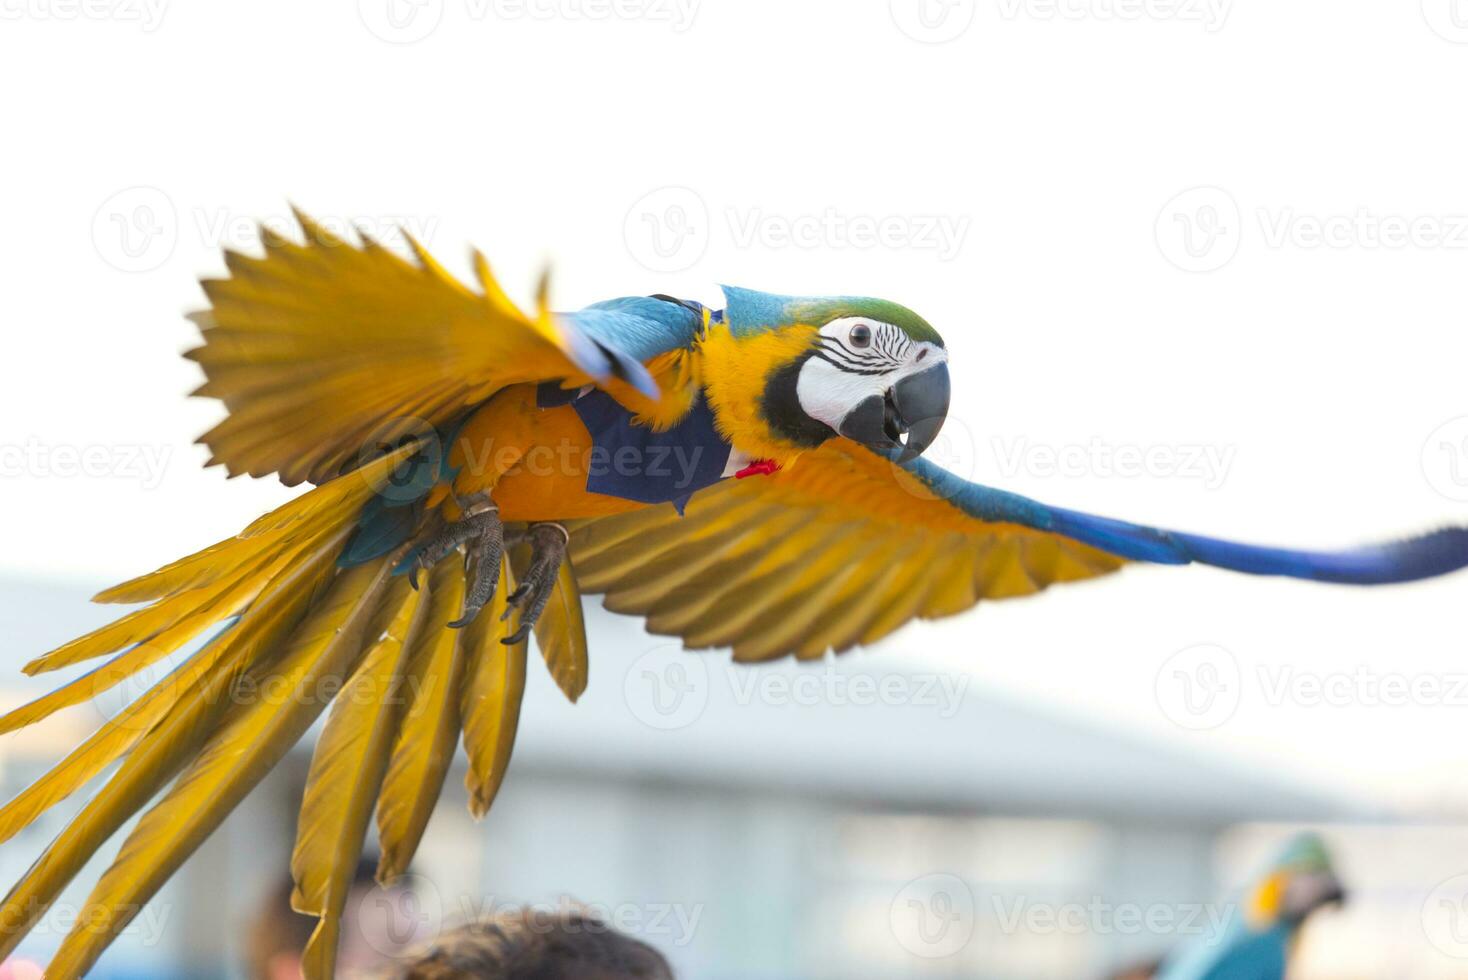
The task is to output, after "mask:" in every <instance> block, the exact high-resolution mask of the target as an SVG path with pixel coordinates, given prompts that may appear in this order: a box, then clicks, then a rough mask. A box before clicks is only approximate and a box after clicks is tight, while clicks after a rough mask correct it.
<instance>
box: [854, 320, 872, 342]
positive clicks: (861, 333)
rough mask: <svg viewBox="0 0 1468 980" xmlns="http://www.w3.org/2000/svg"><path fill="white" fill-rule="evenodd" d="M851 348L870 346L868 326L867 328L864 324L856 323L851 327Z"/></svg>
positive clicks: (870, 332) (870, 330)
mask: <svg viewBox="0 0 1468 980" xmlns="http://www.w3.org/2000/svg"><path fill="white" fill-rule="evenodd" d="M851 346H852V347H870V346H872V328H871V327H869V326H867V325H866V324H865V323H858V324H857V325H856V326H854V327H852V328H851Z"/></svg>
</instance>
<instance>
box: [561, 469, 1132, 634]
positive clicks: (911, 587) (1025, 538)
mask: <svg viewBox="0 0 1468 980" xmlns="http://www.w3.org/2000/svg"><path fill="white" fill-rule="evenodd" d="M571 549H572V558H573V564H574V566H575V568H576V571H577V575H578V577H579V580H580V583H581V587H582V589H583V590H585V591H586V592H600V593H604V596H605V598H604V601H605V604H606V606H607V608H609V609H612V610H614V611H616V612H624V613H631V614H636V615H642V616H646V617H647V624H648V629H650V630H652V631H653V632H655V633H665V634H673V635H677V636H681V637H682V638H683V639H684V641H685V643H686V644H687V645H688V646H689V647H694V648H696V647H707V646H725V645H729V646H732V647H733V648H734V655H735V658H736V659H739V660H764V659H769V658H771V657H777V656H782V655H784V654H789V653H794V654H797V655H798V656H801V657H807V658H808V657H819V656H821V655H822V654H824V653H825V652H826V651H827V650H836V651H842V650H847V649H850V648H851V647H853V646H856V645H858V644H862V643H871V642H874V641H875V640H878V639H880V638H881V637H883V636H885V635H886V634H888V633H890V632H891V631H892V630H894V629H896V628H897V627H898V626H900V625H901V624H902V623H904V622H907V621H908V620H910V619H915V618H935V617H939V616H947V615H953V614H954V613H957V612H959V611H961V610H963V609H966V608H968V607H969V606H971V605H973V604H974V603H975V602H977V601H978V600H979V599H981V598H1000V597H1004V596H1011V595H1024V594H1028V593H1031V592H1035V591H1038V590H1040V589H1042V588H1044V587H1046V586H1047V585H1050V584H1051V583H1053V582H1059V581H1069V580H1073V579H1078V578H1089V577H1092V576H1096V575H1103V574H1106V573H1107V572H1111V571H1114V570H1115V569H1117V568H1119V567H1120V566H1121V564H1122V560H1121V559H1119V558H1117V557H1115V556H1113V555H1109V554H1106V553H1105V552H1103V551H1100V550H1098V549H1096V548H1093V547H1089V546H1087V545H1084V544H1080V543H1077V542H1072V541H1065V540H1063V539H1058V538H1056V537H1055V536H1054V535H1051V534H1047V533H1043V532H1038V531H1035V530H1032V529H1029V528H1025V527H1021V526H1018V525H1015V524H1012V523H1007V522H990V521H982V520H978V519H976V518H974V517H973V516H971V515H969V514H966V513H965V512H963V511H962V510H961V509H959V508H957V507H955V506H954V505H953V504H952V503H951V502H950V501H948V500H945V499H943V498H941V497H939V496H937V495H936V494H934V493H932V492H931V491H930V490H928V489H926V488H925V487H924V486H923V485H922V484H920V483H919V482H918V481H916V480H914V479H913V478H912V477H911V476H910V475H909V474H907V473H905V472H903V471H900V470H898V469H896V468H895V467H894V466H893V465H892V464H889V463H888V462H887V461H886V460H884V459H881V458H879V457H876V456H873V455H872V454H871V453H869V452H867V451H866V450H864V449H861V448H860V447H858V446H856V445H854V444H852V443H849V442H846V441H845V440H833V441H832V442H831V443H828V444H827V445H826V446H825V447H823V448H821V449H818V450H814V451H812V452H809V453H806V454H805V455H803V456H801V457H800V459H799V460H797V461H796V463H795V464H794V465H793V466H791V467H789V468H787V469H785V470H782V471H780V472H779V473H776V474H774V475H773V476H770V477H756V478H752V479H747V480H728V481H724V482H723V483H720V484H717V485H715V486H713V487H710V488H708V489H707V490H704V491H701V492H700V493H698V494H696V495H695V496H694V498H693V500H692V501H691V502H690V503H689V505H688V507H687V510H686V513H685V514H684V516H682V517H679V516H678V515H677V513H676V511H674V510H673V509H672V508H671V507H667V508H650V509H648V510H644V511H638V512H634V513H630V514H626V515H616V516H613V517H607V518H601V519H598V520H594V521H587V522H583V523H581V524H578V525H577V526H575V527H574V529H573V531H572V536H571Z"/></svg>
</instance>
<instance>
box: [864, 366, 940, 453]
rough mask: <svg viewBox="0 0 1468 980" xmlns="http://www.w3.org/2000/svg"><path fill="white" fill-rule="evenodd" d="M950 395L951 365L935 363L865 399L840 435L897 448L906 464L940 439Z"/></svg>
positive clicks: (883, 448) (876, 446)
mask: <svg viewBox="0 0 1468 980" xmlns="http://www.w3.org/2000/svg"><path fill="white" fill-rule="evenodd" d="M949 395H950V389H949V384H948V365H947V364H935V365H933V366H932V367H930V368H928V369H927V370H926V371H919V372H918V373H917V374H912V375H908V376H907V377H905V378H903V379H902V380H901V381H899V382H897V384H895V385H893V386H892V387H891V388H889V389H888V390H887V393H886V394H885V395H883V396H882V397H880V398H879V397H877V396H875V395H873V396H872V397H871V398H868V399H866V400H864V401H862V402H861V403H860V404H859V405H857V406H856V407H855V408H853V409H852V410H851V411H850V412H848V413H847V414H846V418H845V419H844V420H842V422H841V434H842V435H843V436H845V437H846V438H848V439H853V440H855V441H856V442H859V443H861V444H863V445H865V446H868V447H870V448H872V449H875V450H878V451H880V452H888V451H891V450H898V456H897V461H898V462H900V463H905V462H907V461H908V460H910V459H913V458H915V457H917V456H920V455H922V452H923V450H925V449H927V448H928V447H929V446H931V445H932V444H933V440H934V439H936V438H938V432H939V430H941V429H942V428H943V421H944V420H945V419H946V418H947V417H948V398H949Z"/></svg>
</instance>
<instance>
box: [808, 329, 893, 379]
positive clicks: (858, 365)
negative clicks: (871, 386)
mask: <svg viewBox="0 0 1468 980" xmlns="http://www.w3.org/2000/svg"><path fill="white" fill-rule="evenodd" d="M816 356H817V357H820V358H821V360H823V361H826V362H828V363H830V364H834V365H835V366H836V367H838V368H841V369H842V370H843V371H845V370H850V371H851V372H852V373H854V374H863V373H867V374H881V373H883V372H885V371H890V370H892V369H893V368H896V367H897V366H898V364H899V362H898V361H896V360H892V359H890V358H887V357H884V356H882V355H881V354H880V353H878V352H877V351H872V350H860V349H858V350H853V349H852V348H850V347H847V346H846V345H845V344H843V343H841V342H840V341H839V340H834V339H832V338H830V337H822V338H820V346H819V348H818V349H817V350H816ZM867 367H879V368H880V370H877V371H865V370H863V369H864V368H867Z"/></svg>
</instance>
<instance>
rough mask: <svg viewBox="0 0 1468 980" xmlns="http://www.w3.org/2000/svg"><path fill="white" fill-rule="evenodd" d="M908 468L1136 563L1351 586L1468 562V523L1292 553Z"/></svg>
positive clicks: (989, 507)
mask: <svg viewBox="0 0 1468 980" xmlns="http://www.w3.org/2000/svg"><path fill="white" fill-rule="evenodd" d="M901 465H903V466H904V467H905V468H906V469H907V470H908V472H910V473H911V474H912V475H913V476H915V477H917V478H918V479H919V480H922V481H923V483H925V484H926V485H927V486H928V487H929V488H930V489H931V490H932V491H933V492H934V493H935V494H937V495H938V496H940V497H943V498H944V499H946V500H948V501H949V502H951V503H952V504H953V505H954V506H956V507H958V508H959V509H960V510H962V511H964V512H965V513H967V514H970V515H971V516H973V517H976V518H979V519H980V520H984V521H1001V522H1005V523H1009V524H1019V525H1022V526H1024V527H1029V528H1034V529H1035V530H1037V531H1050V532H1052V533H1054V534H1062V535H1064V536H1065V537H1068V538H1073V539H1075V540H1076V541H1080V542H1082V543H1084V544H1088V545H1091V546H1092V547H1095V548H1100V549H1101V550H1102V551H1106V552H1110V553H1111V554H1113V555H1117V556H1119V557H1121V558H1129V559H1131V560H1133V561H1149V562H1157V563H1160V564H1164V565H1186V564H1189V563H1191V562H1198V563H1200V564H1204V565H1215V566H1217V567H1219V568H1228V569H1232V570H1233V571H1236V572H1247V573H1248V574H1250V575H1287V576H1289V577H1290V578H1302V579H1311V580H1313V581H1316V582H1343V583H1346V584H1350V585H1385V584H1388V583H1392V582H1413V581H1416V580H1417V579H1423V578H1432V577H1433V576H1435V575H1444V574H1446V573H1448V572H1453V571H1457V570H1458V569H1460V568H1464V567H1468V528H1463V527H1449V528H1444V529H1443V530H1440V531H1433V532H1431V533H1429V534H1423V535H1421V536H1419V537H1414V538H1406V539H1404V540H1401V541H1393V542H1389V543H1385V544H1374V545H1365V546H1363V547H1360V548H1354V549H1350V550H1347V551H1293V550H1290V549H1288V548H1267V547H1262V546H1259V545H1250V544H1239V543H1237V542H1234V541H1222V540H1219V539H1218V538H1208V537H1204V536H1202V535H1199V534H1185V533H1183V532H1181V531H1167V530H1164V529H1162V528H1156V527H1147V526H1146V525H1142V524H1131V523H1128V522H1126V521H1117V520H1112V519H1110V518H1106V517H1097V516H1095V515H1093V514H1082V513H1080V512H1079V511H1074V510H1065V509H1064V508H1060V507H1050V506H1048V505H1046V504H1042V503H1040V502H1039V501H1037V500H1031V499H1030V498H1028V497H1022V496H1020V495H1019V494H1015V493H1009V492H1008V491H1005V490H996V489H994V488H993V487H986V486H983V485H981V484H978V483H970V482H968V481H967V480H964V479H961V478H960V477H958V476H955V475H954V474H952V473H949V472H948V471H946V470H943V469H941V468H939V467H937V466H934V465H933V464H932V463H929V462H928V461H926V460H924V459H921V458H919V459H915V460H912V461H911V462H909V463H904V464H901Z"/></svg>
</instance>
